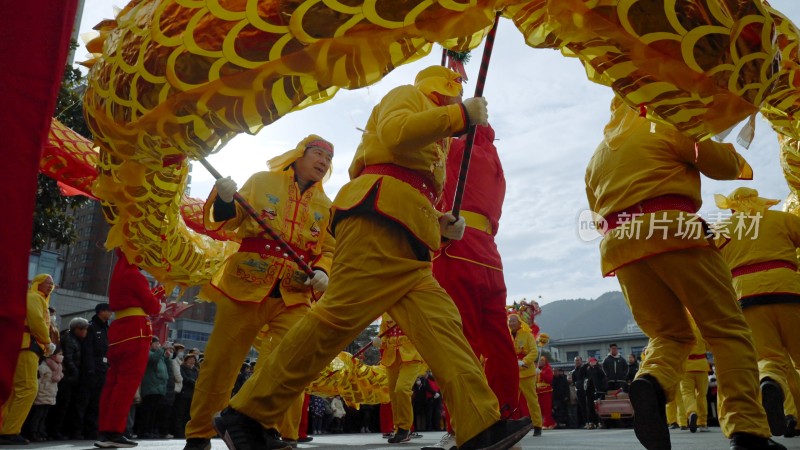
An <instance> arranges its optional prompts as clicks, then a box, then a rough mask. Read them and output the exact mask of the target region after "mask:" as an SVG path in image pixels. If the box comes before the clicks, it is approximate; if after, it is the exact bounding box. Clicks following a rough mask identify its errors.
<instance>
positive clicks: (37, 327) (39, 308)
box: [20, 275, 50, 349]
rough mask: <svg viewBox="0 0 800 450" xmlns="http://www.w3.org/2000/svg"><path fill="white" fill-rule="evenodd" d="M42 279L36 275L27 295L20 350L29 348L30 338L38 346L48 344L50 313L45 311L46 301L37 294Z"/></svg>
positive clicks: (40, 294)
mask: <svg viewBox="0 0 800 450" xmlns="http://www.w3.org/2000/svg"><path fill="white" fill-rule="evenodd" d="M42 281H44V278H41V276H39V275H37V276H36V278H34V279H33V283H32V284H31V287H30V288H29V289H28V295H27V305H28V309H27V315H26V316H25V332H24V333H23V334H22V347H20V348H22V349H29V348H31V338H33V339H35V340H36V342H38V343H39V345H40V346H45V345H47V344H49V343H50V311H48V310H47V307H48V299H47V298H45V297H44V296H43V295H42V293H41V292H39V284H40V283H41V282H42Z"/></svg>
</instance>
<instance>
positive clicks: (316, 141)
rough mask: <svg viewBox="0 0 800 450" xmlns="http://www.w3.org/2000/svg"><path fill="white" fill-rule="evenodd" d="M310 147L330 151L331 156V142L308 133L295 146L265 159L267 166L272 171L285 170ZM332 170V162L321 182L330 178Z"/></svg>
mask: <svg viewBox="0 0 800 450" xmlns="http://www.w3.org/2000/svg"><path fill="white" fill-rule="evenodd" d="M312 147H318V148H321V149H323V150H325V151H327V152H328V153H330V154H331V157H333V144H331V143H330V142H328V141H326V140H325V139H323V138H321V137H319V136H317V135H316V134H309V135H308V136H306V137H305V138H304V139H303V140H302V141H300V142H299V143H298V144H297V147H295V148H293V149H292V150H289V151H288V152H285V153H283V154H281V155H278V156H276V157H274V158H272V159H270V160H269V161H267V166H268V167H269V170H270V171H272V172H279V171H281V170H285V169H286V168H287V167H289V166H291V165H292V164H293V163H294V162H295V161H297V160H298V159H300V158H302V157H303V155H304V154H305V152H306V149H308V148H312ZM332 171H333V164H331V167H330V168H329V169H328V173H326V174H325V177H324V178H323V180H322V181H323V183H324V182H325V181H326V180H327V179H328V178H330V176H331V172H332Z"/></svg>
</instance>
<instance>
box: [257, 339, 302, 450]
mask: <svg viewBox="0 0 800 450" xmlns="http://www.w3.org/2000/svg"><path fill="white" fill-rule="evenodd" d="M265 329H266V332H264V329H263V328H262V331H261V332H259V337H260V338H261V342H260V344H259V346H258V357H259V359H262V361H266V360H267V358H268V357H269V354H270V353H271V352H272V349H274V348H275V347H277V346H278V342H280V337H276V336H275V334H274V333H273V332H272V328H270V327H265ZM256 367H258V364H256ZM304 396H305V393H301V394H300V395H299V396H298V397H297V400H295V402H294V403H292V406H290V407H289V409H288V410H287V411H286V414H284V415H283V420H282V421H281V423H280V424H279V425H278V431H279V432H280V433H281V437H282V438H284V439H288V440H291V441H296V440H298V439H299V438H300V422H301V421H302V420H303V414H307V413H308V411H303V400H304V398H303V397H304Z"/></svg>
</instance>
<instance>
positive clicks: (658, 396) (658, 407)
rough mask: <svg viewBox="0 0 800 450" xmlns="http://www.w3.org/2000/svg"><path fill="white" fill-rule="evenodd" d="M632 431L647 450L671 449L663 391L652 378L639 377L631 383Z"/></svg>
mask: <svg viewBox="0 0 800 450" xmlns="http://www.w3.org/2000/svg"><path fill="white" fill-rule="evenodd" d="M630 397H631V404H632V405H633V431H634V432H635V433H636V438H637V439H639V442H640V443H641V444H642V445H643V446H644V448H646V449H647V450H669V449H671V448H672V444H671V443H670V438H669V428H667V417H666V415H667V412H666V405H667V400H666V397H665V396H664V390H663V389H662V388H661V385H660V384H659V383H658V380H656V379H655V378H654V377H652V376H650V375H644V376H641V377H639V378H637V379H635V380H633V382H632V383H631V387H630Z"/></svg>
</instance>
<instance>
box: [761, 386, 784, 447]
mask: <svg viewBox="0 0 800 450" xmlns="http://www.w3.org/2000/svg"><path fill="white" fill-rule="evenodd" d="M761 404H762V405H763V406H764V411H766V413H767V422H769V431H770V432H771V433H772V435H773V436H783V434H784V433H785V432H786V416H784V415H783V390H781V386H780V385H779V384H778V383H776V382H774V381H772V380H770V379H769V378H764V381H762V382H761Z"/></svg>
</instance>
